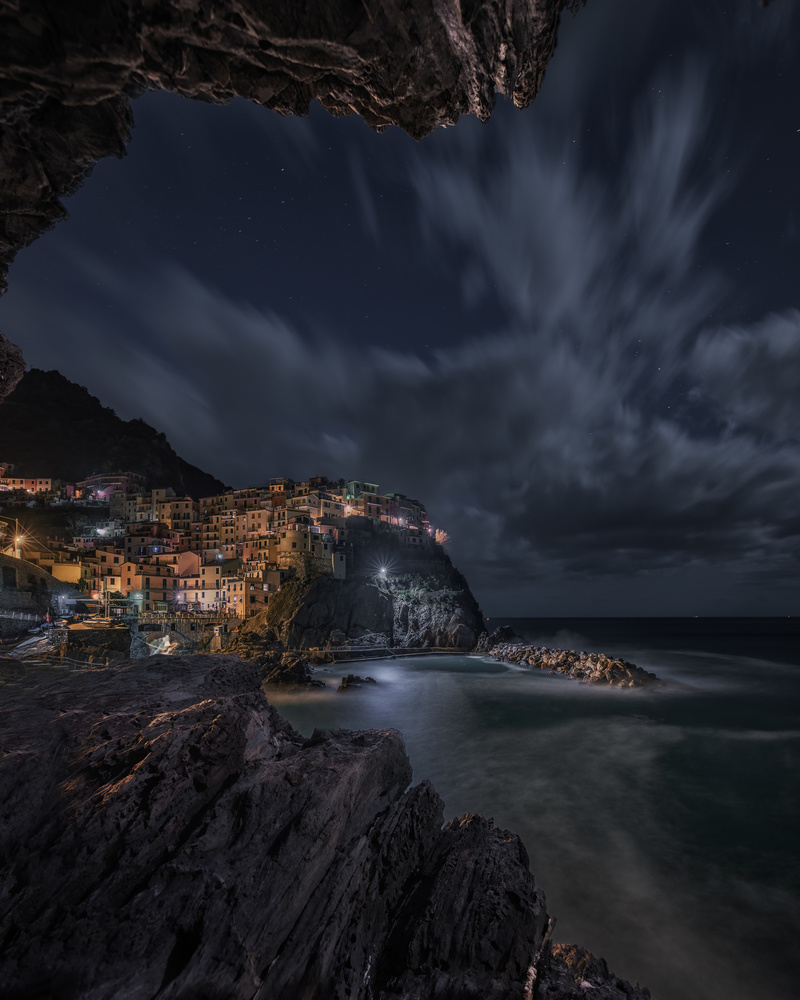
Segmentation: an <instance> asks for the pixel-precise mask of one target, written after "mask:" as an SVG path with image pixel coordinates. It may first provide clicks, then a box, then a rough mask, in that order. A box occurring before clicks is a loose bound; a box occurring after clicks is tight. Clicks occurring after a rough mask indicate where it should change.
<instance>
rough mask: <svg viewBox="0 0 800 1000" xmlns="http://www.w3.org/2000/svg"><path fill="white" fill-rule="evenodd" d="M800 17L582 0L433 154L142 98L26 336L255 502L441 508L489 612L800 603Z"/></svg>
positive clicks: (14, 278)
mask: <svg viewBox="0 0 800 1000" xmlns="http://www.w3.org/2000/svg"><path fill="white" fill-rule="evenodd" d="M798 29H800V11H798V5H797V4H796V3H794V2H792V0H776V2H775V3H773V4H771V5H770V6H769V7H768V8H767V9H761V8H760V7H759V6H758V4H757V3H755V2H754V0H736V2H718V3H716V4H697V3H696V2H692V0H680V2H678V0H674V2H669V0H647V2H646V3H643V2H642V0H589V3H588V6H587V7H586V8H585V9H584V10H583V11H581V13H580V14H579V15H578V16H577V17H576V18H575V19H573V18H572V17H571V16H570V15H564V17H563V19H562V26H561V34H560V39H559V45H558V49H557V51H556V55H555V58H554V60H553V62H552V63H551V64H550V67H549V68H548V70H547V75H546V78H545V82H544V86H543V89H542V92H541V94H540V96H539V98H538V99H537V101H536V102H535V104H534V105H533V106H532V107H531V108H529V109H527V110H526V111H522V112H521V111H517V110H516V109H515V108H513V106H512V105H510V104H509V103H507V102H505V101H502V100H499V101H498V105H497V107H496V110H495V113H494V116H493V117H492V119H491V120H490V122H489V123H488V124H481V123H480V122H478V121H477V120H475V119H467V118H465V119H462V121H460V122H459V123H458V125H457V126H456V127H454V128H449V129H445V130H441V131H439V132H437V133H435V134H434V135H432V136H430V137H429V138H427V139H425V140H423V141H422V142H421V143H416V142H414V141H413V140H411V139H410V138H409V137H408V136H406V135H405V134H404V133H402V132H400V131H399V130H397V129H391V130H389V131H387V132H386V133H384V134H383V135H378V134H376V133H373V132H371V131H370V129H369V128H368V127H367V126H366V125H365V124H364V123H363V122H362V121H360V120H358V119H345V120H335V119H333V118H331V117H330V116H329V115H327V114H326V113H325V112H324V111H322V110H321V109H320V108H319V107H315V108H314V109H312V113H311V114H310V115H309V117H308V118H306V119H298V118H288V119H282V118H280V117H278V116H277V115H275V114H274V113H272V112H268V111H265V110H264V109H262V108H258V107H256V106H254V105H249V104H246V103H244V102H241V101H240V102H236V103H234V104H232V105H230V106H228V107H226V108H219V107H213V106H207V105H202V104H199V103H191V102H188V101H185V100H183V99H182V98H179V97H176V96H174V95H168V94H160V93H159V94H149V95H146V96H144V97H142V98H140V99H139V100H137V101H136V103H135V106H134V112H135V115H136V122H137V126H136V129H135V132H134V137H133V142H132V143H131V145H130V146H129V152H128V156H127V157H126V158H125V159H124V160H120V161H117V160H107V161H104V162H102V163H100V164H99V165H98V166H97V167H96V168H95V170H94V173H93V175H92V177H91V178H90V180H89V182H88V183H87V184H86V185H85V187H84V188H82V189H81V191H80V192H79V193H78V194H77V195H75V196H74V197H73V198H71V199H70V200H69V202H68V203H67V207H68V209H69V211H70V214H71V219H70V221H69V222H67V223H62V224H61V225H59V226H58V227H57V228H56V229H55V230H54V231H53V232H52V233H50V234H48V235H47V236H46V237H44V238H43V239H41V240H40V241H38V242H37V243H36V244H34V245H33V246H32V247H30V248H28V249H26V250H25V251H23V252H22V253H21V254H20V255H19V256H18V258H17V261H16V262H15V264H14V265H13V266H12V269H11V272H10V291H9V293H8V294H7V296H6V297H5V298H4V299H3V300H2V301H0V326H1V327H2V329H3V331H4V333H5V334H6V335H7V336H8V337H9V338H10V339H11V340H12V341H13V342H15V343H17V344H19V345H20V346H21V347H22V349H23V352H24V354H25V356H26V359H27V361H28V362H29V364H30V365H32V366H34V367H39V368H45V369H50V368H57V369H58V370H59V371H61V372H63V373H64V374H65V375H66V376H67V377H68V378H70V379H72V380H74V381H76V382H78V383H80V384H81V385H85V386H86V387H87V388H88V389H89V390H90V391H91V392H92V393H93V394H95V395H96V396H98V397H99V398H100V399H101V401H102V402H103V403H104V404H106V405H108V406H111V407H113V408H114V409H115V410H116V411H117V413H118V414H119V415H120V416H122V417H124V418H126V419H127V418H131V417H142V418H144V419H145V420H146V421H147V422H148V423H150V424H152V425H153V426H155V427H156V428H157V429H158V430H162V431H164V432H165V433H166V435H167V437H168V439H169V441H170V443H171V444H172V445H173V447H174V448H175V449H176V450H177V452H178V453H179V454H180V455H181V456H183V457H184V458H186V459H187V460H188V461H190V462H193V463H195V464H196V465H199V466H201V467H202V468H204V469H205V470H207V471H208V472H211V473H213V474H214V475H217V476H219V477H220V478H222V479H224V480H225V481H226V482H228V483H230V484H231V485H233V486H247V485H257V484H261V483H263V482H265V481H266V479H267V478H269V477H270V476H280V475H288V476H292V477H294V478H295V479H304V478H307V477H308V476H310V475H328V476H331V477H333V478H339V477H340V476H344V477H347V478H362V479H367V480H371V481H373V482H378V483H380V485H381V488H382V489H383V490H398V491H400V492H404V493H406V494H408V495H410V496H414V497H417V498H419V499H421V500H423V501H425V502H426V503H427V506H428V511H429V514H430V516H431V520H432V521H433V522H434V523H435V524H436V525H437V526H439V527H442V528H444V529H446V530H447V531H448V532H449V534H450V536H451V540H450V542H449V545H448V548H449V551H450V554H451V556H452V558H453V560H454V562H455V563H456V564H457V565H458V566H459V568H460V569H462V570H463V571H464V573H465V574H466V576H467V578H468V579H469V581H470V583H471V585H472V588H473V591H474V592H475V594H476V596H477V597H478V600H479V601H480V603H481V605H482V607H483V609H484V613H485V614H487V615H501V614H506V615H526V616H527V615H671V614H675V615H769V614H796V613H800V601H798V594H799V593H800V587H798V583H799V582H800V564H799V562H798V558H799V557H800V391H798V387H799V386H800V295H799V294H798V277H800V242H799V241H798V230H799V228H800V212H799V211H798V207H799V206H798V194H797V192H798V181H797V178H798V177H800V61H799V60H798V58H797V42H798V39H800V30H798Z"/></svg>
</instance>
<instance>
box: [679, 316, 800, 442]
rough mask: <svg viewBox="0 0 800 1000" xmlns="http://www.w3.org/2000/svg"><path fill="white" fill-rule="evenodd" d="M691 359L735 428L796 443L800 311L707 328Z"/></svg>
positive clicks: (799, 435)
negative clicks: (748, 323)
mask: <svg viewBox="0 0 800 1000" xmlns="http://www.w3.org/2000/svg"><path fill="white" fill-rule="evenodd" d="M691 364H692V368H693V370H694V372H695V373H696V374H697V376H698V378H699V379H700V381H701V384H702V389H703V390H704V392H705V394H706V396H707V398H708V399H709V400H710V401H711V402H712V403H713V404H714V405H715V406H716V407H718V409H719V412H720V416H721V418H722V419H724V420H725V421H726V422H727V423H728V424H729V426H730V427H731V429H732V430H733V431H744V432H747V431H752V432H754V433H758V434H760V435H763V436H764V437H765V438H766V439H768V440H778V441H780V440H784V441H792V442H794V443H795V444H798V443H800V396H799V395H798V386H800V311H798V310H797V309H791V310H788V311H787V312H785V313H783V314H780V315H777V314H776V315H771V316H768V317H766V318H765V319H764V320H763V321H762V322H760V323H756V324H754V325H752V326H750V327H742V326H729V327H724V328H722V329H719V330H711V331H707V332H706V333H704V334H703V335H702V336H701V337H700V339H699V340H698V342H697V343H696V345H695V347H694V351H693V355H692V359H691ZM698 391H699V390H698Z"/></svg>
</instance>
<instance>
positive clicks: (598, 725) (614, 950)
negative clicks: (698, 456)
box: [273, 619, 800, 1000]
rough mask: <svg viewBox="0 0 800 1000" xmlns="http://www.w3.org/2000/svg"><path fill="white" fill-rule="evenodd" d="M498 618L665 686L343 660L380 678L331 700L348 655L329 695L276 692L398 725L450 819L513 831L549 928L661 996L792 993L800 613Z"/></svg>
mask: <svg viewBox="0 0 800 1000" xmlns="http://www.w3.org/2000/svg"><path fill="white" fill-rule="evenodd" d="M507 621H508V622H509V623H511V624H513V625H514V627H515V628H516V629H517V631H518V632H520V633H521V634H522V635H523V636H525V638H526V639H529V640H531V641H536V642H537V643H538V644H544V645H550V646H560V647H565V648H578V649H587V650H598V651H603V652H608V653H613V654H616V655H620V656H624V657H625V658H626V659H629V660H632V661H633V662H634V663H637V664H638V665H639V666H641V667H645V668H646V669H648V670H652V671H655V672H656V673H657V674H658V675H659V677H661V678H662V679H663V680H664V681H666V682H667V687H666V688H665V689H661V690H651V691H628V690H610V689H599V688H593V687H589V686H586V685H581V684H577V683H576V682H575V681H572V680H569V679H565V678H562V677H551V676H550V675H549V674H545V673H539V672H532V671H530V670H528V669H520V668H517V667H513V666H510V665H505V664H499V663H493V662H491V661H488V660H484V659H482V658H477V657H460V656H459V657H433V656H431V657H420V658H414V659H400V660H382V661H373V662H370V663H369V664H368V665H367V664H364V665H355V666H353V665H349V666H348V667H347V669H355V670H357V671H358V670H360V671H361V672H368V673H369V674H371V675H372V676H373V677H375V678H376V680H377V681H378V682H379V685H378V687H377V688H362V689H360V690H358V691H352V692H348V693H345V694H340V695H337V694H336V693H335V688H336V684H337V683H338V679H339V678H340V677H341V675H342V673H343V672H345V671H343V669H342V667H341V666H340V667H339V668H338V670H337V671H336V672H334V673H331V674H330V675H328V678H327V679H328V680H329V683H330V684H331V689H330V690H326V691H324V692H320V693H318V694H311V695H299V696H294V697H286V696H278V697H274V698H273V701H275V703H276V704H279V706H280V708H281V711H282V712H283V713H284V715H286V716H287V718H288V719H289V720H290V721H291V722H292V723H293V724H294V725H295V726H296V727H297V728H298V729H300V730H301V731H302V732H304V733H307V734H310V732H311V731H312V729H313V728H314V727H315V726H320V727H325V728H334V727H339V726H343V727H347V728H353V729H366V728H378V729H383V728H387V727H395V728H397V729H399V730H401V732H402V733H403V735H404V737H405V741H406V745H407V747H408V751H409V755H410V757H411V761H412V764H413V766H414V778H415V781H419V780H421V779H422V778H430V779H432V780H433V782H434V784H435V786H436V788H437V790H438V791H439V793H440V795H441V796H442V797H443V799H444V801H445V815H446V817H447V818H450V817H451V816H454V815H459V814H460V813H462V812H467V811H470V812H482V813H484V814H485V815H487V816H493V817H494V819H495V822H496V823H497V824H498V825H500V826H504V827H506V828H508V829H511V830H514V831H515V832H516V833H518V834H520V836H521V837H522V839H523V841H524V842H525V844H526V846H527V848H528V852H529V854H530V856H531V868H532V870H533V872H534V873H535V875H536V878H537V882H538V884H539V885H540V886H541V887H542V888H543V889H544V890H545V892H546V894H547V902H548V909H549V911H550V912H551V913H552V914H553V915H555V916H556V917H557V920H558V923H557V926H556V932H555V938H556V940H560V941H576V942H578V943H579V944H582V945H584V946H585V947H587V948H589V949H591V950H592V951H594V952H595V953H596V954H599V955H603V956H605V957H606V959H607V960H608V962H609V965H610V967H611V968H612V969H613V970H614V971H615V972H616V973H618V974H619V975H623V976H625V977H626V978H628V979H634V980H635V979H638V980H639V981H641V982H643V983H645V984H646V985H648V986H649V987H650V989H651V991H652V992H653V995H654V997H655V998H657V1000H706V998H708V1000H745V998H748V1000H749V998H759V1000H760V998H767V997H769V998H770V1000H790V998H792V1000H793V998H796V997H798V996H800V973H798V972H797V970H796V956H797V952H798V944H797V942H798V941H799V940H800V858H799V857H798V844H800V781H799V780H798V779H799V778H800V619H746V620H736V621H734V620H722V619H689V620H686V619H682V620H679V619H650V620H646V619H623V620H620V619H614V620H612V619H560V620H552V619H549V620H545V619H525V620H520V619H517V620H511V619H508V620H507ZM501 623H504V622H501V621H500V620H493V621H492V622H490V623H489V624H490V626H491V627H494V626H495V625H497V624H501Z"/></svg>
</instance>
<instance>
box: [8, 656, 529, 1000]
mask: <svg viewBox="0 0 800 1000" xmlns="http://www.w3.org/2000/svg"><path fill="white" fill-rule="evenodd" d="M259 685H260V678H259V674H258V671H257V669H256V668H255V667H253V666H252V665H251V664H247V663H243V662H242V661H241V660H239V659H238V658H237V657H229V656H195V657H152V658H150V659H147V660H136V661H131V662H129V663H127V664H123V665H122V666H121V667H118V668H116V669H115V670H110V669H109V670H97V671H89V672H86V673H83V674H79V675H73V676H70V677H67V678H66V679H64V678H61V679H59V680H54V681H45V682H43V683H42V684H41V685H40V686H39V687H36V688H33V689H30V690H27V691H23V692H21V693H19V694H18V695H16V696H11V697H9V696H6V697H5V699H4V701H3V703H2V708H0V734H2V735H1V736H0V740H1V741H2V743H1V747H0V749H2V755H1V756H0V795H1V796H2V823H1V824H0V831H1V832H0V838H1V839H0V858H1V859H2V870H3V872H4V873H5V874H4V878H3V882H2V887H1V888H0V982H2V983H3V994H4V996H5V997H8V998H13V997H19V998H21V997H30V996H51V997H55V996H58V997H59V998H64V1000H79V998H80V1000H89V998H90V997H91V998H95V997H100V996H103V997H109V998H110V997H122V996H125V997H126V998H128V1000H145V998H147V1000H149V998H153V997H155V996H156V995H158V996H159V997H160V998H170V997H176V998H177V997H189V996H191V997H201V996H203V997H225V998H227V1000H236V998H239V997H241V998H244V997H247V998H261V1000H268V998H275V997H309V998H311V997H319V998H329V997H331V998H342V1000H344V998H362V997H363V998H367V997H370V998H377V997H385V998H390V997H391V998H394V997H398V998H399V997H401V996H403V997H418V998H424V997H433V996H436V997H450V998H456V997H466V996H481V997H501V996H502V997H520V998H521V997H523V996H524V995H525V984H526V982H528V981H529V980H530V978H531V975H532V972H531V966H532V964H533V963H534V960H535V959H536V957H537V956H539V960H541V954H542V953H543V945H544V942H545V934H546V928H547V926H548V917H547V914H546V912H545V904H544V899H543V896H542V894H541V893H540V892H539V890H537V889H536V888H535V885H534V881H533V878H532V876H531V875H530V873H529V872H528V865H527V856H526V854H525V850H524V848H523V847H522V845H521V843H520V841H519V839H518V838H517V837H515V836H513V835H512V834H509V833H506V832H504V831H500V830H497V829H495V828H494V827H493V826H492V824H491V823H490V822H487V821H486V820H484V819H483V818H481V817H475V816H464V817H462V818H461V819H460V820H458V821H454V822H453V823H451V824H450V825H449V826H447V827H445V828H444V830H443V829H442V826H441V824H442V804H441V801H440V800H439V798H438V796H437V795H436V793H435V792H434V791H433V789H432V788H431V786H430V785H429V784H428V783H423V784H421V785H417V786H415V787H414V788H411V789H409V790H408V791H406V789H407V788H408V785H409V782H410V780H411V768H410V765H409V762H408V759H407V757H406V754H405V749H404V747H403V742H402V739H401V737H400V735H399V734H398V733H396V732H394V731H387V732H364V733H348V732H343V731H337V732H332V733H327V734H323V733H315V734H314V735H313V736H312V737H311V738H310V739H308V740H304V739H303V738H302V736H300V735H299V734H298V733H297V732H295V731H294V730H293V729H292V728H291V727H290V726H289V725H288V724H287V723H286V722H284V721H283V720H282V719H281V718H280V716H279V715H278V714H277V712H276V711H275V710H274V709H273V708H272V707H271V706H270V705H269V704H268V703H267V701H266V699H265V697H264V695H263V693H262V692H261V690H260V686H259Z"/></svg>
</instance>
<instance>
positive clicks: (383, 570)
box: [381, 566, 386, 576]
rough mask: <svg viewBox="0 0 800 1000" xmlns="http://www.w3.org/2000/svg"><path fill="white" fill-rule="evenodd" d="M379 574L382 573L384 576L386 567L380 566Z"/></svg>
mask: <svg viewBox="0 0 800 1000" xmlns="http://www.w3.org/2000/svg"><path fill="white" fill-rule="evenodd" d="M381 573H383V575H384V576H385V575H386V567H385V566H381Z"/></svg>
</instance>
